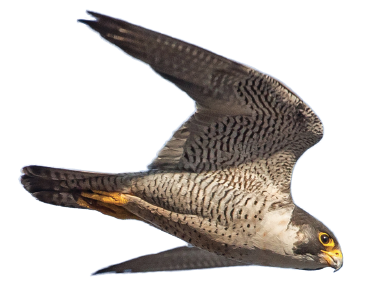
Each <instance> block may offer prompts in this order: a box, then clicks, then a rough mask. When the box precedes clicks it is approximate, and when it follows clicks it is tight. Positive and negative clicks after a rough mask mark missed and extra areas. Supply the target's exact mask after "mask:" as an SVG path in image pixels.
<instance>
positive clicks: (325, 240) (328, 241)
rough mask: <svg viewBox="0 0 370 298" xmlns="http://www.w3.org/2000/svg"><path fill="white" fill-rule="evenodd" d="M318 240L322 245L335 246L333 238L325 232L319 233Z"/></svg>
mask: <svg viewBox="0 0 370 298" xmlns="http://www.w3.org/2000/svg"><path fill="white" fill-rule="evenodd" d="M319 240H320V242H321V244H322V245H324V246H331V247H333V246H335V244H334V240H333V238H331V237H330V236H329V235H328V234H327V233H322V232H321V233H319Z"/></svg>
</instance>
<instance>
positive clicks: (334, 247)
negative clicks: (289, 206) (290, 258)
mask: <svg viewBox="0 0 370 298" xmlns="http://www.w3.org/2000/svg"><path fill="white" fill-rule="evenodd" d="M291 225H293V226H296V227H298V228H299V232H298V233H299V234H300V237H299V240H298V241H296V242H295V243H294V248H293V251H294V253H295V254H296V255H298V256H302V257H303V258H305V259H312V260H313V261H314V262H316V263H317V269H320V268H324V267H329V266H330V267H333V268H334V269H335V271H337V270H339V269H340V268H341V267H342V265H343V255H342V252H341V249H340V245H339V243H338V240H337V238H336V237H335V236H334V234H333V232H332V231H330V230H329V229H328V228H327V227H326V226H325V225H324V224H323V223H322V222H320V221H319V220H317V219H316V218H314V217H313V216H312V215H311V214H309V213H307V212H306V211H304V210H303V209H301V208H299V207H298V206H296V207H295V208H294V211H293V213H292V218H291Z"/></svg>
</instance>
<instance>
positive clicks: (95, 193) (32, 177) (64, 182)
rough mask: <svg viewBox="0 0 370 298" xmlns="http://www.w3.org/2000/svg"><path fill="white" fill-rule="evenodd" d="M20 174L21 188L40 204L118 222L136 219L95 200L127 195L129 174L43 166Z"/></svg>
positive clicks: (118, 208)
mask: <svg viewBox="0 0 370 298" xmlns="http://www.w3.org/2000/svg"><path fill="white" fill-rule="evenodd" d="M22 172H23V175H22V177H21V183H22V184H23V187H24V188H25V189H26V190H27V191H28V192H29V193H31V194H32V195H33V196H34V197H35V198H36V199H38V200H39V201H41V202H44V203H47V204H52V205H57V206H63V207H71V208H83V209H94V210H98V211H100V212H102V213H105V214H108V215H111V216H115V217H117V218H120V219H127V218H135V219H137V218H136V216H134V215H133V214H131V213H129V212H128V211H126V210H125V209H124V208H123V207H118V206H113V205H112V204H109V203H106V202H102V201H99V199H98V200H96V199H95V198H96V197H99V196H100V197H104V196H103V195H101V194H102V193H105V194H117V192H118V191H119V193H130V185H131V179H130V174H120V175H117V174H115V175H113V174H105V173H104V174H103V173H95V172H81V171H73V170H64V169H56V168H48V167H42V166H27V167H24V168H23V170H22ZM99 194H100V195H99ZM104 198H106V197H104ZM117 214H119V215H117ZM116 215H117V216H116Z"/></svg>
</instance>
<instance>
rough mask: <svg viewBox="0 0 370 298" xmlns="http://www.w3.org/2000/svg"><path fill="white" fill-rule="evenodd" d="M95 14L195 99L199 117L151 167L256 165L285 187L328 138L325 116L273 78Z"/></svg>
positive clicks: (101, 28)
mask: <svg viewBox="0 0 370 298" xmlns="http://www.w3.org/2000/svg"><path fill="white" fill-rule="evenodd" d="M89 13H90V14H91V15H92V16H94V17H95V18H96V21H88V20H80V21H81V22H83V23H85V24H87V25H89V26H90V27H91V28H93V29H94V30H96V31H98V32H99V33H100V34H101V36H102V37H103V38H105V39H107V40H108V41H110V42H112V43H113V44H115V45H116V46H118V47H120V48H121V49H122V50H123V51H125V52H126V53H128V54H130V55H132V56H133V57H135V58H137V59H140V60H142V61H144V62H146V63H148V64H149V65H150V66H151V67H152V68H153V69H154V70H155V71H156V72H157V73H159V74H160V75H161V76H162V77H164V78H165V79H167V80H169V81H171V82H173V83H174V84H175V85H177V86H178V87H179V88H180V89H182V90H183V91H185V92H186V93H187V94H188V95H189V96H191V97H192V98H193V99H194V100H195V102H196V107H197V108H196V112H195V113H194V115H193V116H192V117H191V118H190V119H189V120H188V121H187V122H185V123H184V124H183V125H182V126H181V127H180V129H178V131H176V132H175V133H174V135H173V137H172V138H171V139H170V140H169V141H168V142H167V144H166V145H165V146H164V148H163V149H162V150H161V151H160V152H159V154H158V157H157V158H156V159H155V160H154V161H153V163H152V164H151V165H149V168H150V169H162V170H187V171H194V172H201V171H210V170H221V169H226V168H229V167H237V166H240V165H250V167H251V168H252V171H253V170H256V171H259V174H263V175H266V176H269V178H271V180H273V181H277V183H280V181H284V183H283V184H284V187H286V186H287V184H289V183H290V177H291V173H292V169H293V167H294V164H295V163H296V161H297V159H298V158H299V157H300V155H301V154H303V152H304V151H305V150H307V149H308V148H310V147H311V146H313V145H314V144H315V143H317V142H318V141H319V140H320V139H321V137H322V134H323V128H322V124H321V122H320V120H319V118H318V117H317V116H316V115H315V114H314V112H313V111H312V110H311V109H310V108H309V107H308V106H307V105H306V104H305V103H304V102H303V101H302V100H300V99H299V98H298V97H297V96H296V95H295V94H294V93H293V92H292V91H290V90H289V89H288V88H287V87H285V86H284V85H283V84H281V83H280V82H278V81H277V80H275V79H273V78H271V77H270V76H268V75H265V74H262V73H260V72H258V71H256V70H254V69H252V68H250V67H247V66H244V65H241V64H239V63H236V62H234V61H231V60H228V59H226V58H224V57H221V56H218V55H216V54H214V53H211V52H209V51H207V50H204V49H202V48H199V47H197V46H194V45H191V44H188V43H185V42H183V41H180V40H178V39H174V38H171V37H169V36H166V35H163V34H160V33H157V32H154V31H151V30H147V29H145V28H142V27H139V26H136V25H133V24H130V23H127V22H125V21H121V20H118V19H114V18H111V17H108V16H104V15H101V14H97V13H93V12H89ZM256 162H257V164H256ZM257 168H258V169H257Z"/></svg>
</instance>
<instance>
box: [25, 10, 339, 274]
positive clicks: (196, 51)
mask: <svg viewBox="0 0 370 298" xmlns="http://www.w3.org/2000/svg"><path fill="white" fill-rule="evenodd" d="M89 14H90V15H92V16H93V17H94V18H95V20H79V21H80V22H82V23H84V24H86V25H88V26H89V27H91V28H92V29H93V30H95V31H97V32H98V33H99V34H100V35H101V36H102V37H103V38H104V39H106V40H108V41H109V42H111V43H113V44H114V45H116V46H118V47H119V48H121V49H122V50H123V51H124V52H126V53H127V54H129V55H131V56H133V57H135V58H137V59H139V60H141V61H143V62H145V63H147V64H149V66H150V67H151V68H152V69H153V70H154V71H155V72H156V73H157V74H159V75H160V76H162V77H163V78H165V79H166V80H168V81H170V82H172V83H173V84H175V85H176V86H177V87H178V88H180V89H181V90H182V91H184V92H186V93H187V94H188V95H189V96H190V97H191V98H192V99H193V100H194V101H195V104H196V110H195V112H194V114H193V115H192V116H191V117H190V118H189V119H188V120H187V121H186V122H185V123H184V124H183V125H182V126H181V127H180V128H179V129H178V130H177V131H176V132H175V133H174V134H173V136H172V138H171V139H170V140H169V141H168V142H167V143H166V144H165V146H164V147H163V149H162V150H160V152H159V153H158V156H157V158H156V159H155V160H154V161H153V162H152V163H151V164H150V165H149V166H148V171H145V172H135V173H120V174H105V173H95V172H80V171H72V170H65V169H56V168H48V167H41V166H27V167H24V168H23V176H22V177H21V182H22V184H23V186H24V187H25V189H26V190H27V191H28V192H30V193H31V194H32V195H33V196H34V197H36V198H37V199H38V200H40V201H42V202H45V203H48V204H54V205H59V206H64V207H74V208H82V209H91V210H97V211H100V212H101V213H103V214H106V215H109V216H113V217H116V218H118V219H136V220H140V221H143V222H146V223H148V224H150V225H152V226H154V227H156V228H158V229H160V230H162V231H164V232H167V233H169V234H171V235H173V236H175V237H178V238H180V239H182V240H184V241H185V242H187V243H188V244H189V246H184V247H180V248H175V249H172V250H169V251H165V252H162V253H159V254H155V255H147V256H143V257H140V258H137V259H134V260H130V261H128V262H124V263H121V264H117V265H114V266H111V267H108V268H106V269H102V270H100V271H98V272H97V273H102V272H147V271H161V270H186V269H199V268H212V267H225V266H244V265H261V266H274V267H283V268H296V269H306V270H314V269H321V268H324V267H332V268H334V269H335V270H339V269H340V268H341V267H342V264H343V256H342V252H341V248H340V246H339V243H338V240H337V239H336V237H335V236H334V234H333V233H332V232H331V231H330V230H329V229H328V228H327V227H326V226H325V225H324V224H323V223H321V222H320V221H319V220H317V219H316V218H314V217H313V216H311V215H310V214H309V213H307V212H306V211H304V210H302V209H301V208H299V207H298V206H297V205H295V204H294V202H293V199H292V196H291V192H290V184H291V176H292V171H293V168H294V165H295V163H296V162H297V160H298V158H299V157H300V156H301V155H302V154H303V153H304V152H305V151H306V150H307V149H308V148H310V147H311V146H313V145H315V144H316V143H317V142H319V141H320V139H321V138H322V136H323V127H322V124H321V121H320V120H319V118H318V117H317V116H316V114H315V113H314V112H313V111H312V110H311V109H310V107H308V106H307V105H306V104H305V103H304V102H303V101H302V100H301V99H300V98H299V97H298V96H297V95H296V94H295V93H294V92H293V91H291V90H290V89H289V88H287V87H286V86H284V85H283V84H282V83H281V82H279V81H278V80H276V79H274V78H272V77H271V76H268V75H266V74H263V73H261V72H259V71H257V70H255V69H253V68H251V67H248V66H244V65H242V64H239V63H237V62H234V61H232V60H229V59H226V58H224V57H222V56H219V55H216V54H214V53H212V52H209V51H207V50H204V49H202V48H199V47H197V46H194V45H192V44H189V43H186V42H183V41H181V40H178V39H175V38H172V37H169V36H167V35H163V34H160V33H157V32H154V31H151V30H148V29H145V28H142V27H139V26H136V25H133V24H130V23H128V22H125V21H122V20H118V19H114V18H111V17H108V16H105V15H101V14H98V13H94V12H89Z"/></svg>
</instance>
